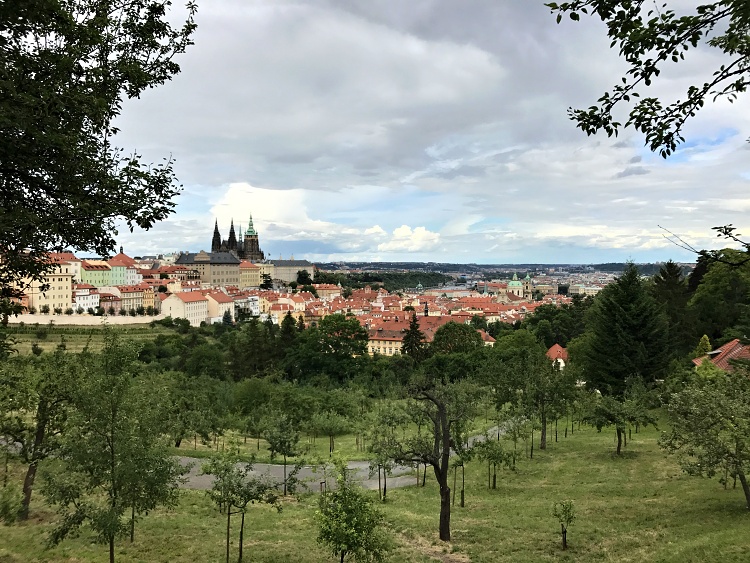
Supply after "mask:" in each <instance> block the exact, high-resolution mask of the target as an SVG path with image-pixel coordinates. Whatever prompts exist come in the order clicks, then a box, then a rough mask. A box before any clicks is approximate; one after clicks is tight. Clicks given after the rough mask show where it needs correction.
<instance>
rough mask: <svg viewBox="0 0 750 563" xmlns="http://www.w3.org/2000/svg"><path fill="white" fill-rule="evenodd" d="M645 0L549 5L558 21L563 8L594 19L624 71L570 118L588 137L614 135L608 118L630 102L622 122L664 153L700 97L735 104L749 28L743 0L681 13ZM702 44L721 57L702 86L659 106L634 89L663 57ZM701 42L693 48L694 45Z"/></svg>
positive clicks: (718, 1)
mask: <svg viewBox="0 0 750 563" xmlns="http://www.w3.org/2000/svg"><path fill="white" fill-rule="evenodd" d="M671 4H672V5H671V7H670V6H669V3H667V2H664V3H662V4H661V6H659V5H657V4H656V3H654V4H653V6H652V5H651V4H649V3H648V2H646V3H644V2H643V1H641V0H574V1H572V2H561V3H559V4H558V3H557V2H550V3H548V4H547V6H548V7H549V8H550V9H551V10H552V11H553V12H557V21H558V23H559V22H560V21H561V19H562V16H563V14H564V13H568V14H569V15H570V18H571V19H573V20H578V19H579V18H580V14H581V13H583V14H589V13H590V14H591V15H592V16H597V17H599V18H600V19H601V20H602V21H603V22H604V23H605V24H606V25H607V35H608V36H609V37H610V38H611V39H612V43H611V46H612V47H615V45H617V46H618V49H619V52H620V56H621V57H622V58H623V59H624V60H625V62H626V63H627V64H628V66H629V69H628V71H627V73H626V76H624V77H623V78H622V83H621V84H620V83H619V81H618V84H617V85H615V86H614V87H613V88H612V91H611V92H605V93H604V95H603V96H602V97H601V98H599V100H598V101H597V104H596V105H593V106H591V107H590V108H588V109H569V110H568V112H569V114H570V116H571V119H573V120H574V121H576V123H577V125H578V127H580V128H581V129H582V130H583V131H584V132H586V133H587V134H589V135H591V134H594V133H596V132H597V131H600V130H604V131H605V132H606V133H607V134H608V135H609V136H612V135H617V133H618V131H619V130H620V127H621V126H622V125H621V123H620V122H618V121H615V118H614V116H613V111H614V109H615V107H616V106H620V105H630V104H631V101H632V105H631V106H630V112H629V115H628V119H627V121H626V122H625V125H624V127H630V126H632V127H634V128H635V129H636V130H638V131H641V132H642V133H643V134H644V135H645V136H646V144H648V146H649V148H650V149H651V150H652V151H659V153H660V154H661V155H662V156H663V157H665V158H666V157H668V156H669V155H670V154H672V153H673V152H674V151H675V150H677V145H678V144H679V143H681V142H684V140H685V139H684V137H683V136H682V128H683V126H684V124H685V122H686V121H687V120H688V119H689V118H690V117H693V116H694V115H695V114H696V112H697V111H698V110H699V109H700V108H702V107H703V104H704V101H705V99H706V98H707V97H712V98H713V99H714V100H716V99H718V98H727V99H728V100H729V101H730V102H732V101H734V100H735V99H736V97H737V95H738V94H739V93H742V92H744V91H745V90H746V88H747V86H748V83H749V81H750V75H749V74H748V71H749V70H750V68H749V67H748V57H749V56H750V42H748V40H747V35H748V30H749V29H750V18H748V12H747V5H746V3H745V1H744V0H715V1H713V2H706V3H703V4H700V5H698V6H696V7H695V8H693V9H692V10H689V11H688V12H687V13H684V14H683V15H678V13H677V12H676V11H675V9H674V6H675V4H679V3H678V2H672V3H671ZM704 45H705V46H708V47H711V48H713V49H717V50H718V51H720V52H721V53H722V55H723V57H724V62H723V63H722V64H721V66H719V68H718V69H716V70H715V71H714V73H713V75H712V76H710V77H708V78H706V81H705V82H704V83H703V84H702V85H701V86H694V85H692V86H690V87H689V88H688V89H687V92H686V95H685V98H684V99H683V100H676V101H674V102H670V103H665V102H663V101H662V100H660V99H659V98H658V97H654V96H644V97H642V96H641V94H642V92H643V91H644V89H645V88H648V87H649V86H650V85H651V83H652V82H653V81H654V80H655V79H656V78H657V77H658V76H659V75H660V74H661V71H662V70H663V69H664V68H665V65H666V64H668V63H669V62H670V61H671V62H673V63H677V62H680V61H683V60H685V56H686V54H687V53H688V52H689V51H690V50H691V49H692V50H693V52H699V51H700V50H702V49H703V48H704V47H703V46H704ZM699 46H700V47H699Z"/></svg>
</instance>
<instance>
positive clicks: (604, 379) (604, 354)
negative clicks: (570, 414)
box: [581, 263, 669, 398]
mask: <svg viewBox="0 0 750 563" xmlns="http://www.w3.org/2000/svg"><path fill="white" fill-rule="evenodd" d="M588 332H589V336H588V339H587V345H586V346H585V348H584V350H583V358H581V360H582V362H581V363H582V367H583V369H584V377H585V379H586V383H587V385H588V386H589V388H594V389H598V390H599V391H601V392H602V393H603V394H608V395H612V396H614V397H618V398H619V397H621V396H622V394H623V393H624V391H625V388H626V382H627V380H628V379H630V378H632V377H641V378H643V380H644V381H645V382H646V383H649V382H653V381H654V380H656V379H659V378H661V377H663V376H664V373H665V371H666V369H667V364H668V361H669V350H668V339H667V321H666V317H665V315H664V313H663V312H662V311H661V310H660V309H659V307H658V306H657V304H656V302H655V301H654V298H653V297H652V296H651V295H650V294H649V292H648V291H646V287H645V284H644V282H643V280H641V277H640V274H639V272H638V268H636V266H635V265H634V264H632V263H631V264H629V265H628V266H627V267H626V268H625V271H624V272H623V274H622V276H620V277H619V278H618V279H617V280H616V281H615V282H614V283H611V284H610V285H608V286H607V287H605V288H604V289H603V290H602V291H601V292H600V293H599V295H598V296H597V298H596V301H595V303H594V306H593V307H592V309H591V310H590V312H589V318H588Z"/></svg>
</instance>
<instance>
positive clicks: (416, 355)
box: [401, 312, 427, 362]
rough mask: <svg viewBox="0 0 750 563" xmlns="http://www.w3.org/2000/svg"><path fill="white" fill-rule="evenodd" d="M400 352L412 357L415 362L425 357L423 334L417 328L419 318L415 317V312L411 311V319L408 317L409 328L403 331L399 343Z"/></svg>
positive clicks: (425, 347) (425, 348) (425, 349)
mask: <svg viewBox="0 0 750 563" xmlns="http://www.w3.org/2000/svg"><path fill="white" fill-rule="evenodd" d="M401 353H402V354H405V355H407V356H409V357H410V358H413V359H414V360H415V361H417V362H419V361H421V360H423V359H425V357H426V355H427V344H426V342H425V335H424V333H423V332H422V331H421V330H420V328H419V320H418V319H417V314H416V313H414V312H412V314H411V319H409V328H408V329H406V332H405V333H404V337H403V341H402V343H401Z"/></svg>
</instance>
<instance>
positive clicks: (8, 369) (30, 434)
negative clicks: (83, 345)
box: [0, 349, 81, 519]
mask: <svg viewBox="0 0 750 563" xmlns="http://www.w3.org/2000/svg"><path fill="white" fill-rule="evenodd" d="M80 372H81V370H80V363H79V358H76V357H72V356H71V355H70V354H67V353H65V352H64V351H63V350H60V349H58V350H57V351H55V352H54V353H53V354H44V355H41V356H39V357H33V358H14V359H13V361H6V362H3V363H0V389H2V392H0V439H1V440H2V441H3V442H4V443H6V444H16V445H17V446H18V448H19V449H18V455H19V457H20V458H21V460H22V461H23V463H24V464H26V465H27V468H26V476H25V477H24V482H23V502H22V504H21V511H20V514H19V516H20V517H21V518H22V519H26V518H28V516H29V507H30V504H31V496H32V492H33V490H34V483H35V481H36V475H37V470H38V468H39V464H40V463H41V462H42V461H44V460H45V459H47V458H48V457H50V456H52V455H55V454H56V453H57V452H58V451H59V448H60V437H61V435H62V434H63V433H64V432H65V430H66V428H67V419H68V410H69V408H70V404H71V402H72V400H73V397H74V396H75V395H76V393H77V391H76V390H77V388H78V384H79V380H80V375H81V373H80Z"/></svg>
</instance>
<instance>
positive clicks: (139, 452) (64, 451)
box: [43, 330, 183, 563]
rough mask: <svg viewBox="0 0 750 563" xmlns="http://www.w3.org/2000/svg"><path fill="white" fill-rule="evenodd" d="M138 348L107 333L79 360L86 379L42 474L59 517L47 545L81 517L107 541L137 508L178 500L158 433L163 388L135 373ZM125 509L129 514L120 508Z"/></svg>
mask: <svg viewBox="0 0 750 563" xmlns="http://www.w3.org/2000/svg"><path fill="white" fill-rule="evenodd" d="M137 357H138V349H137V347H136V346H134V345H133V343H132V342H128V341H124V340H122V339H121V337H120V336H119V334H118V333H116V332H114V331H111V330H109V331H108V332H107V334H106V337H105V346H104V349H103V350H102V353H101V354H100V355H98V356H93V355H89V356H88V357H83V358H81V360H80V361H81V363H82V364H83V366H84V369H85V374H86V375H85V377H84V378H83V380H82V382H81V384H80V386H79V387H78V389H77V391H76V395H75V397H74V400H73V406H74V408H73V410H72V411H71V413H70V416H69V422H68V424H69V428H70V430H69V431H68V432H66V433H65V435H64V436H63V441H62V447H61V449H60V453H59V456H58V461H59V463H57V464H55V465H54V466H52V467H51V468H50V471H49V473H47V475H46V477H47V478H46V480H45V484H44V488H43V492H44V494H45V496H46V497H47V500H48V501H49V502H50V503H51V504H53V505H56V506H57V507H58V513H59V515H60V517H61V519H60V521H59V522H58V523H57V526H56V527H55V529H54V530H53V532H52V535H51V537H50V542H51V543H52V544H55V543H59V542H60V541H62V540H64V539H65V538H66V537H67V536H69V535H70V534H72V533H75V532H76V530H77V529H78V528H79V527H80V526H81V525H82V524H83V523H84V522H88V524H89V526H90V528H91V530H92V531H93V532H94V533H95V534H96V537H97V538H98V539H99V540H100V541H103V542H107V543H109V558H110V563H113V562H114V558H115V551H114V543H115V539H116V538H117V537H119V536H120V535H122V534H123V533H125V531H126V529H127V527H128V524H130V530H131V537H132V533H133V525H134V522H135V518H136V516H137V514H138V513H141V512H143V513H145V512H148V511H150V510H152V509H153V508H155V507H156V506H159V505H167V506H171V505H174V504H175V503H176V500H177V485H178V483H179V481H180V477H181V475H182V473H183V469H182V468H181V467H180V465H179V463H178V461H177V460H176V459H174V458H172V457H171V456H170V455H169V452H168V448H167V443H166V441H165V440H164V437H163V435H162V429H163V424H164V415H163V413H164V412H165V411H166V409H165V406H164V404H163V401H164V396H165V395H166V393H165V392H163V391H162V390H159V389H158V388H155V382H154V381H146V380H144V379H143V378H140V377H136V374H137V373H138V369H137V368H136V366H135V364H134V362H135V361H136V359H137ZM128 509H130V514H127V510H128Z"/></svg>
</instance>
